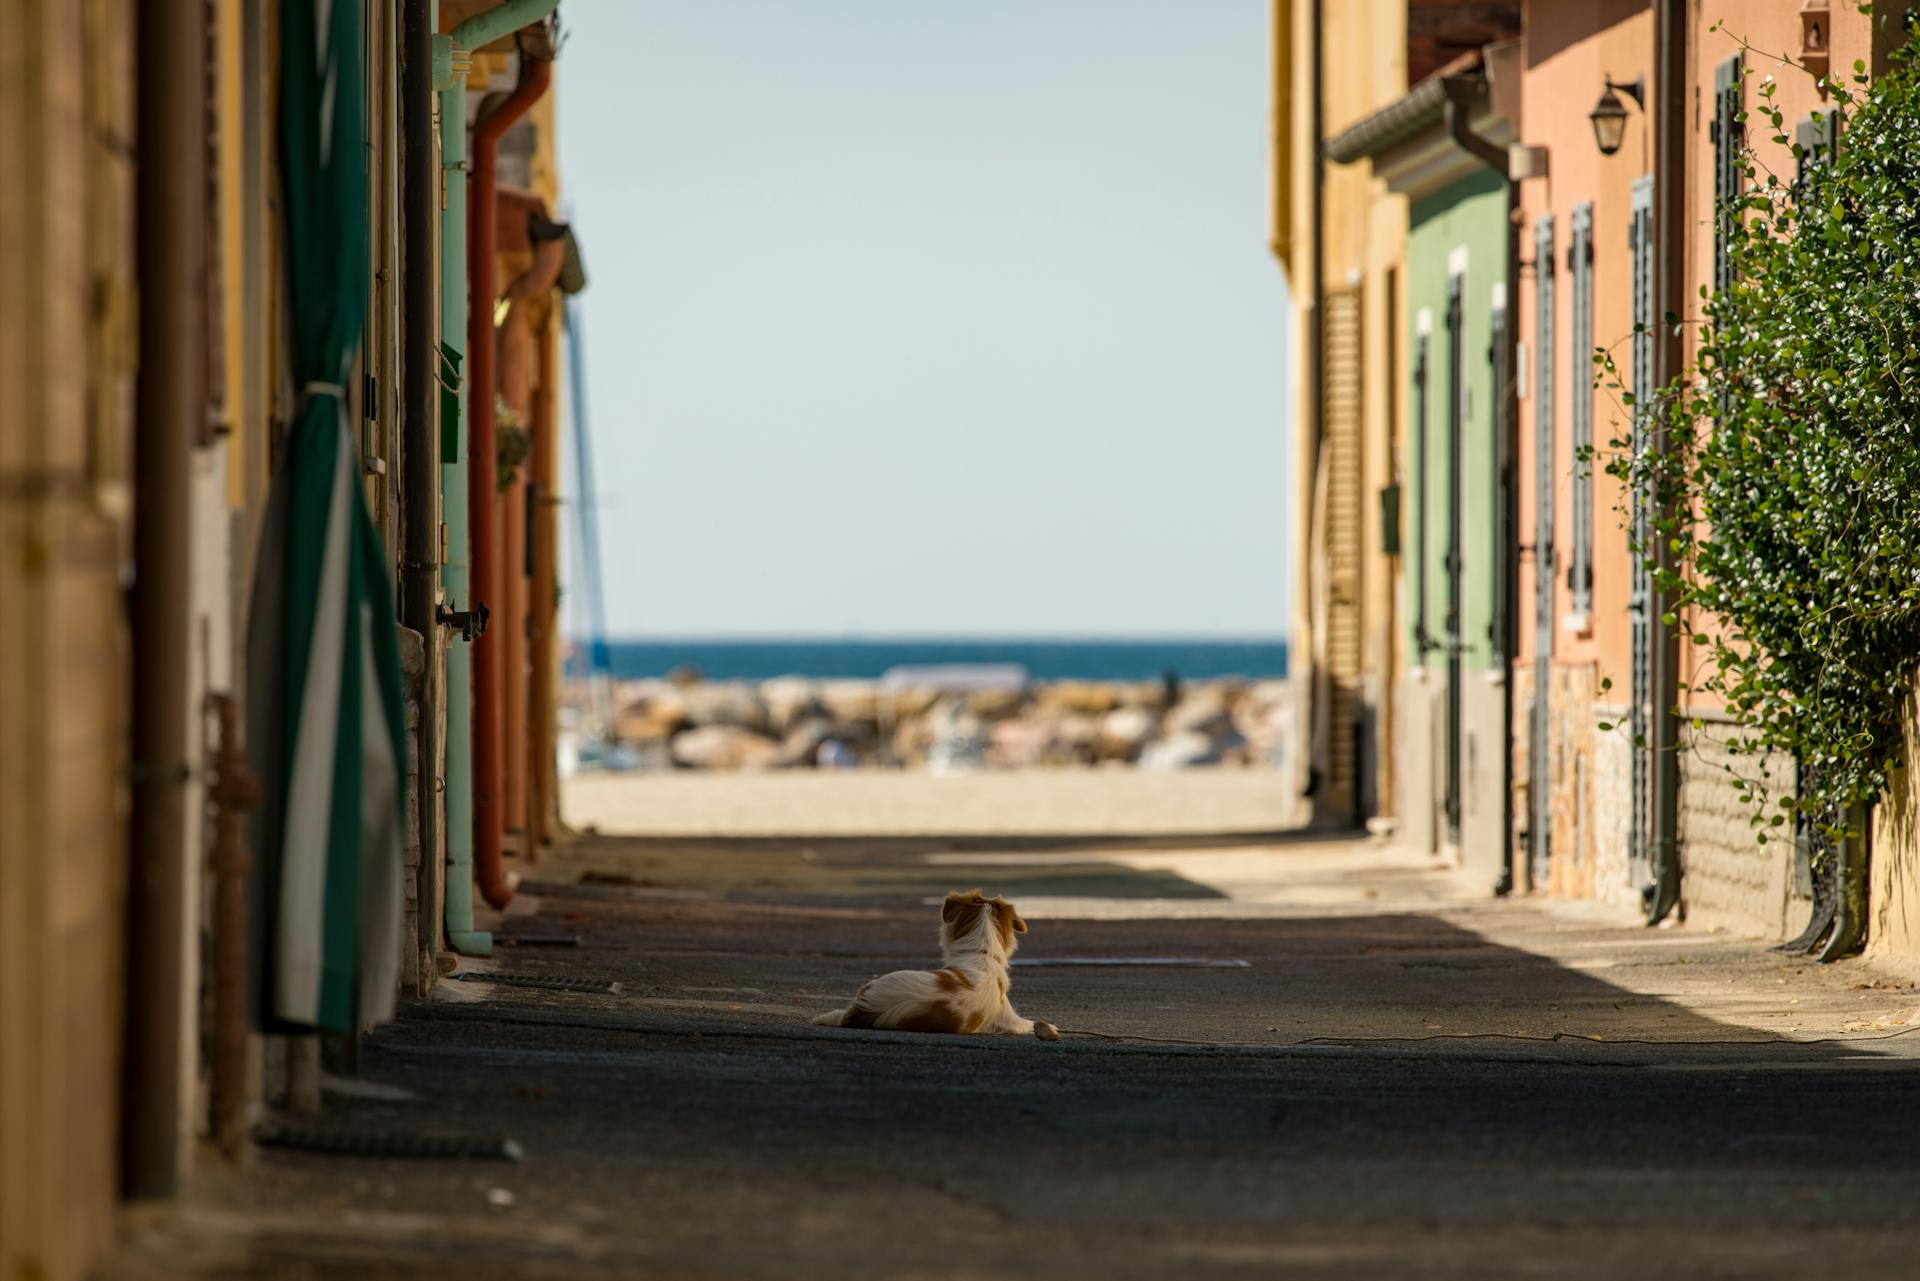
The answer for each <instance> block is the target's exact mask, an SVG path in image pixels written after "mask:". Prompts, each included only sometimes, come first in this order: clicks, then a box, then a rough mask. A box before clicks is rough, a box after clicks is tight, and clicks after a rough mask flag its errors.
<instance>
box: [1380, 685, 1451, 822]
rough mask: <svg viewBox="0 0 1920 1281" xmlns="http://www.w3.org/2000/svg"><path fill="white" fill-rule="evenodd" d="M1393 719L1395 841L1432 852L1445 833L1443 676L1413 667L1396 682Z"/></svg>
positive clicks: (1444, 701)
mask: <svg viewBox="0 0 1920 1281" xmlns="http://www.w3.org/2000/svg"><path fill="white" fill-rule="evenodd" d="M1398 710H1399V715H1398V716H1396V717H1395V735H1396V741H1395V743H1394V745H1393V751H1394V754H1395V759H1396V761H1397V762H1398V763H1397V765H1396V767H1395V769H1394V771H1393V777H1394V786H1395V788H1396V789H1397V791H1398V793H1399V794H1398V795H1397V796H1396V797H1395V798H1394V813H1396V814H1397V815H1399V816H1400V828H1399V839H1400V843H1401V844H1402V845H1403V846H1404V847H1405V848H1407V849H1410V850H1413V851H1416V852H1417V853H1420V854H1427V855H1438V854H1439V853H1440V852H1441V849H1440V847H1441V844H1442V842H1443V841H1444V840H1445V837H1446V813H1445V807H1446V797H1445V788H1446V780H1445V777H1444V774H1443V771H1444V770H1445V768H1446V767H1445V759H1446V758H1445V754H1444V746H1445V745H1444V742H1443V738H1444V736H1445V734H1446V715H1447V711H1446V679H1445V676H1444V675H1443V674H1442V673H1440V672H1438V671H1435V670H1434V669H1432V668H1429V667H1417V668H1415V669H1414V670H1412V671H1410V672H1408V673H1407V674H1406V676H1405V677H1404V678H1402V680H1401V682H1400V701H1399V709H1398Z"/></svg>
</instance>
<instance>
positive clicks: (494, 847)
mask: <svg viewBox="0 0 1920 1281" xmlns="http://www.w3.org/2000/svg"><path fill="white" fill-rule="evenodd" d="M552 75H553V67H552V64H551V63H546V62H537V61H535V60H533V59H531V58H528V57H526V56H524V55H522V57H521V59H520V81H519V83H518V84H516V85H514V87H513V92H512V93H510V94H508V95H507V100H506V101H505V102H503V103H501V104H500V106H499V107H498V108H497V109H496V110H495V111H494V112H493V113H492V114H491V115H487V116H483V117H481V119H480V122H479V123H478V124H477V125H475V126H474V130H473V152H472V164H473V178H472V185H471V186H470V187H469V188H468V191H467V352H468V363H467V370H468V374H467V377H468V379H469V380H470V381H469V382H468V384H467V385H468V387H469V388H470V389H471V390H470V391H469V392H468V395H467V402H468V404H469V406H470V411H469V412H470V416H471V418H472V420H473V430H472V435H471V444H470V446H469V453H470V457H469V459H468V463H467V504H468V507H469V509H470V510H469V513H468V519H469V522H470V524H469V534H470V536H471V539H472V543H473V547H472V588H471V590H472V594H473V597H474V599H475V600H482V601H491V602H493V606H494V608H495V609H498V608H499V607H500V604H501V596H500V564H499V547H498V545H497V543H496V542H495V535H494V506H495V503H496V502H497V501H498V496H497V495H496V494H495V493H494V489H495V484H496V475H495V474H496V470H497V469H496V467H495V461H496V460H495V455H494V441H493V396H494V391H493V304H494V280H493V264H494V252H493V250H494V246H493V240H494V226H495V222H496V216H495V210H494V192H495V189H496V187H497V185H498V183H497V181H496V176H495V164H496V161H497V159H498V152H499V146H500V139H501V137H502V136H504V135H505V134H506V132H507V130H509V129H511V128H512V127H513V124H514V122H515V121H516V120H518V119H520V117H521V116H524V115H525V114H526V113H527V109H528V108H529V107H531V106H533V104H534V102H535V101H537V100H538V99H539V97H540V95H541V94H543V93H545V92H546V91H547V83H548V81H549V80H550V79H551V78H552ZM498 630H499V629H498V628H489V629H488V630H487V631H485V632H483V633H481V634H480V635H479V636H478V637H476V638H475V640H474V642H473V865H474V872H475V874H476V875H477V876H478V877H479V880H480V893H481V894H482V895H484V896H485V897H486V900H487V902H489V903H491V904H492V905H493V906H495V907H505V906H506V905H507V904H509V903H511V902H512V901H513V889H514V883H513V881H512V880H511V879H509V878H508V876H507V870H506V862H505V859H504V858H503V857H502V855H501V850H500V836H501V820H502V815H501V813H500V763H501V755H500V710H501V709H500V650H499V645H500V638H499V637H498V636H497V635H496V633H497V632H498Z"/></svg>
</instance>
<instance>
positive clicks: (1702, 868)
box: [1679, 717, 1811, 939]
mask: <svg viewBox="0 0 1920 1281" xmlns="http://www.w3.org/2000/svg"><path fill="white" fill-rule="evenodd" d="M1699 719H1700V720H1701V721H1702V724H1701V727H1700V728H1699V729H1690V728H1689V729H1684V730H1683V731H1682V733H1683V738H1682V750H1681V754H1680V809H1679V829H1680V859H1681V867H1682V869H1683V872H1684V876H1683V877H1682V880H1681V902H1682V906H1683V909H1684V910H1685V912H1686V917H1687V921H1688V923H1689V924H1694V925H1703V926H1706V927H1708V928H1717V929H1724V930H1728V931H1730V932H1732V933H1736V934H1747V935H1753V936H1757V937H1760V938H1769V939H1779V938H1786V937H1787V936H1788V935H1790V934H1793V933H1797V932H1798V931H1799V929H1800V927H1801V926H1802V925H1804V924H1805V923H1806V914H1807V911H1808V910H1809V908H1810V906H1811V905H1810V903H1809V902H1808V900H1807V899H1806V898H1805V897H1803V896H1801V895H1798V894H1796V893H1795V892H1794V891H1795V887H1794V884H1793V881H1794V877H1793V840H1792V837H1791V835H1790V833H1791V830H1792V829H1791V826H1790V825H1783V826H1782V827H1781V828H1780V829H1779V831H1780V832H1785V833H1788V835H1785V836H1778V837H1777V839H1776V838H1769V840H1768V841H1767V843H1766V844H1765V845H1762V844H1760V842H1759V840H1758V834H1757V831H1756V829H1755V828H1754V827H1753V825H1752V822H1751V819H1752V817H1753V815H1754V812H1755V811H1754V809H1753V808H1752V807H1751V806H1749V805H1747V804H1745V803H1744V802H1742V801H1741V799H1740V795H1739V792H1738V790H1737V788H1736V785H1735V784H1736V780H1738V779H1743V778H1744V779H1749V780H1755V781H1762V780H1764V781H1765V783H1766V785H1767V788H1768V790H1769V791H1770V792H1771V794H1772V795H1773V796H1775V797H1777V796H1784V795H1791V794H1792V789H1793V765H1792V762H1791V761H1789V760H1786V759H1784V758H1779V757H1762V758H1756V757H1752V756H1740V755H1736V754H1734V753H1733V752H1732V751H1731V750H1730V748H1729V746H1728V726H1727V725H1726V724H1725V723H1724V722H1720V721H1717V720H1714V719H1708V718H1705V717H1701V718H1699ZM1768 812H1769V813H1773V812H1777V811H1775V810H1773V808H1772V807H1771V806H1769V807H1768ZM1776 835H1777V834H1776Z"/></svg>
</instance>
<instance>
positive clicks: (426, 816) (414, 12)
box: [400, 4, 442, 990]
mask: <svg viewBox="0 0 1920 1281" xmlns="http://www.w3.org/2000/svg"><path fill="white" fill-rule="evenodd" d="M427 10H428V6H427V5H424V4H410V5H407V6H405V8H404V9H403V11H402V13H401V17H400V58H401V66H400V129H401V135H402V148H401V152H402V154H401V166H402V170H401V196H400V199H401V227H400V237H401V261H402V262H403V263H404V264H405V273H404V279H403V280H402V281H401V289H402V290H403V291H404V296H403V297H402V299H401V305H402V307H403V308H404V310H405V328H404V330H403V331H402V336H401V341H402V343H403V344H404V348H403V350H402V352H401V357H400V360H401V364H400V376H401V402H400V403H401V404H402V405H403V406H404V409H403V411H402V413H401V415H400V424H401V428H400V429H401V433H402V435H401V444H400V455H401V460H402V473H401V478H400V484H401V489H400V513H401V518H402V521H403V526H402V535H401V537H402V547H401V562H400V617H401V620H402V621H403V622H405V624H406V625H407V627H408V628H410V629H411V630H413V631H415V632H418V633H419V634H420V639H421V641H422V642H423V643H424V644H425V646H426V656H427V661H426V675H425V678H424V679H423V680H422V681H421V684H420V689H421V697H420V727H419V731H418V735H417V737H416V739H415V748H416V750H417V751H418V753H419V758H418V760H416V761H415V762H414V777H415V779H416V780H417V781H416V784H415V786H414V788H413V789H412V795H411V797H410V798H409V799H410V800H411V801H412V803H413V805H414V806H415V808H416V811H417V815H418V822H419V832H420V870H419V873H418V883H417V887H416V891H417V897H416V898H415V899H414V902H415V904H416V905H417V910H418V913H419V915H418V922H419V933H420V937H419V938H418V939H416V940H415V941H414V948H415V951H416V953H417V954H418V955H421V956H424V957H426V958H427V959H428V960H429V961H431V959H432V957H433V954H434V953H435V952H437V951H439V950H440V924H439V920H438V917H437V915H436V914H435V912H434V910H433V905H434V903H435V902H436V901H437V900H438V893H437V891H438V888H439V886H438V881H439V875H440V866H441V864H440V856H439V850H440V805H441V793H440V788H439V779H440V693H439V689H438V688H437V686H436V683H435V681H434V673H435V672H436V671H438V670H440V664H439V662H437V661H436V660H437V658H438V656H439V654H440V652H441V644H442V640H441V636H440V628H439V626H438V624H437V621H436V619H435V606H437V605H438V604H439V603H440V600H439V596H440V592H439V588H440V584H439V577H440V547H439V543H440V477H439V476H438V474H437V472H438V470H439V458H440V441H439V433H438V432H436V431H435V430H434V428H435V426H436V424H437V421H438V414H437V412H436V411H437V410H438V408H439V401H440V398H439V396H438V395H436V394H435V392H434V376H433V369H434V364H435V363H436V362H437V361H438V360H439V353H438V352H436V351H435V350H434V345H433V344H434V335H435V331H436V329H437V328H438V326H437V325H436V324H435V323H434V322H435V319H436V300H435V299H434V296H433V280H434V274H435V267H434V260H433V252H434V243H433V242H434V223H435V219H436V218H437V216H438V209H437V206H438V205H439V203H440V199H439V197H440V174H439V173H438V172H437V171H436V168H435V165H434V155H433V90H434V83H433V28H432V27H431V26H430V25H429V14H428V12H427ZM432 974H433V968H432V966H431V964H429V965H427V966H425V967H423V970H422V973H421V978H420V983H421V988H422V990H424V989H425V987H426V985H427V984H428V983H430V982H431V981H432Z"/></svg>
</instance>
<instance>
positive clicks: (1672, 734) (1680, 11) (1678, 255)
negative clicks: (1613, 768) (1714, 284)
mask: <svg viewBox="0 0 1920 1281" xmlns="http://www.w3.org/2000/svg"><path fill="white" fill-rule="evenodd" d="M1653 103H1654V106H1653V173H1654V178H1653V200H1654V216H1653V244H1654V259H1653V273H1654V274H1653V298H1654V305H1655V306H1656V307H1657V308H1658V309H1659V315H1660V316H1661V317H1667V316H1679V315H1682V314H1683V313H1685V311H1686V297H1687V278H1686V272H1687V236H1688V234H1690V233H1691V231H1692V228H1691V227H1689V226H1688V225H1687V177H1688V175H1687V121H1688V108H1687V5H1686V4H1685V2H1684V0H1654V19H1653ZM1685 359H1686V344H1685V340H1684V338H1683V337H1682V334H1681V330H1680V326H1679V325H1678V324H1674V323H1670V322H1668V321H1666V320H1664V319H1662V320H1661V321H1660V322H1659V328H1658V329H1657V330H1656V333H1655V338H1654V343H1653V362H1654V367H1653V381H1654V388H1655V390H1656V393H1657V392H1658V390H1659V389H1660V388H1664V387H1666V386H1667V385H1668V384H1669V383H1671V382H1673V380H1674V379H1676V378H1678V377H1679V376H1680V372H1681V369H1682V366H1683V362H1684V360H1685ZM1650 435H1651V439H1650V441H1649V443H1650V445H1651V446H1652V450H1653V453H1654V454H1655V455H1656V456H1658V455H1659V454H1661V453H1662V452H1663V451H1664V450H1665V449H1666V444H1667V430H1666V419H1665V417H1664V416H1663V415H1661V414H1657V413H1656V414H1654V415H1653V416H1652V431H1651V433H1650ZM1670 514H1671V513H1668V512H1663V511H1656V512H1655V513H1654V517H1655V519H1656V520H1658V519H1660V518H1661V517H1662V516H1665V515H1670ZM1653 541H1654V567H1655V571H1656V572H1655V574H1654V585H1653V627H1654V633H1653V635H1654V643H1653V662H1652V664H1651V670H1650V671H1649V673H1648V675H1649V676H1650V677H1651V679H1652V684H1653V691H1652V698H1653V724H1652V726H1651V727H1650V728H1651V730H1652V737H1653V741H1652V743H1651V744H1649V746H1650V747H1651V748H1652V751H1653V771H1654V776H1653V777H1654V782H1653V881H1652V882H1651V883H1650V884H1648V885H1647V886H1646V887H1645V888H1644V889H1643V890H1642V891H1641V901H1642V904H1643V905H1644V906H1645V908H1646V910H1647V924H1648V925H1658V924H1659V923H1660V922H1661V921H1662V920H1663V919H1665V917H1666V915H1667V913H1668V912H1671V911H1672V910H1673V908H1674V905H1675V904H1677V903H1678V902H1679V901H1680V841H1679V835H1680V821H1679V809H1680V716H1679V710H1678V707H1677V704H1678V703H1679V701H1680V687H1679V664H1680V640H1679V633H1680V629H1679V620H1678V619H1677V618H1676V619H1674V621H1673V623H1672V624H1671V625H1669V624H1668V623H1667V622H1666V621H1665V620H1666V619H1667V617H1668V616H1669V615H1670V614H1672V613H1673V612H1674V606H1675V602H1674V598H1673V593H1672V592H1671V591H1669V590H1667V589H1666V588H1665V587H1663V586H1662V585H1661V580H1662V578H1663V577H1664V576H1665V575H1668V574H1671V573H1672V571H1673V568H1674V559H1673V552H1672V549H1671V547H1670V545H1669V540H1667V539H1666V538H1663V537H1656V538H1655V539H1654V540H1653ZM1844 893H1845V891H1844V888H1843V890H1842V895H1843V897H1844ZM1835 934H1836V936H1837V935H1838V934H1839V930H1838V929H1837V928H1836V930H1835Z"/></svg>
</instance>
